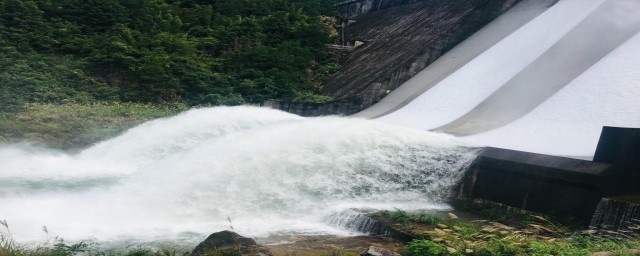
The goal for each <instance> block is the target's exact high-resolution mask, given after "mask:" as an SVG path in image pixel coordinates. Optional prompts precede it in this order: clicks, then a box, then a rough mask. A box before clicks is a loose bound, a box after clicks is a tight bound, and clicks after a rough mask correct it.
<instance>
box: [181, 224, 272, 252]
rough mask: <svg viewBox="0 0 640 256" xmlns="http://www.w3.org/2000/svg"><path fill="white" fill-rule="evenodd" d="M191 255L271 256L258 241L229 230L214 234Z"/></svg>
mask: <svg viewBox="0 0 640 256" xmlns="http://www.w3.org/2000/svg"><path fill="white" fill-rule="evenodd" d="M191 255H194V256H201V255H260V256H266V255H271V254H270V253H269V250H268V249H266V248H265V247H263V246H260V245H258V244H256V241H255V240H253V239H251V238H247V237H243V236H241V235H238V234H237V233H235V232H231V231H228V230H225V231H220V232H216V233H213V234H211V235H209V237H207V239H205V240H204V241H203V242H201V243H200V244H198V245H197V246H196V248H195V249H193V251H192V252H191Z"/></svg>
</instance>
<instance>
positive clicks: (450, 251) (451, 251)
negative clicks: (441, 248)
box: [447, 247, 458, 254]
mask: <svg viewBox="0 0 640 256" xmlns="http://www.w3.org/2000/svg"><path fill="white" fill-rule="evenodd" d="M447 251H448V252H449V253H451V254H453V253H456V252H458V250H456V249H453V248H451V247H447Z"/></svg>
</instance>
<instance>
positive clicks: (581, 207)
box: [459, 127, 640, 224]
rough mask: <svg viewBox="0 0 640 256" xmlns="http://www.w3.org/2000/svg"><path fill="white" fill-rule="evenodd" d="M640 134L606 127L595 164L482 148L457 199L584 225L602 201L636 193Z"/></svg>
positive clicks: (637, 192)
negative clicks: (550, 216)
mask: <svg viewBox="0 0 640 256" xmlns="http://www.w3.org/2000/svg"><path fill="white" fill-rule="evenodd" d="M639 157H640V129H633V128H614V127H605V128H603V131H602V136H601V138H600V141H599V144H598V149H597V151H596V154H595V157H594V160H595V161H586V160H578V159H572V158H566V157H558V156H550V155H542V154H534V153H528V152H522V151H514V150H508V149H500V148H487V149H485V150H484V151H483V152H482V153H481V154H480V155H479V156H478V157H477V158H476V160H475V162H474V164H473V165H472V166H471V168H470V170H469V172H468V174H467V176H466V178H465V179H464V181H463V182H462V184H461V187H460V194H459V198H460V199H462V200H464V201H467V202H472V201H473V200H474V199H484V200H489V201H493V202H497V203H501V204H505V205H509V206H513V207H518V208H521V209H524V210H530V211H534V212H542V213H550V214H555V215H557V216H560V217H567V218H574V219H577V220H579V221H580V222H582V223H584V224H589V222H590V221H591V219H592V216H593V215H594V213H595V212H596V209H597V207H598V204H599V203H600V201H601V200H602V198H604V197H611V196H635V195H639V194H640V193H639V192H640V191H639V190H640V180H639V179H638V178H639V177H640V161H639V160H638V159H639Z"/></svg>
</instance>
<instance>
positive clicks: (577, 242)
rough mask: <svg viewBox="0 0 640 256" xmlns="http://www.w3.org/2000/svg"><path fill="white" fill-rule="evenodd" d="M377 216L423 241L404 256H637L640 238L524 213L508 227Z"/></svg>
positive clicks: (412, 244)
mask: <svg viewBox="0 0 640 256" xmlns="http://www.w3.org/2000/svg"><path fill="white" fill-rule="evenodd" d="M485 214H487V215H481V217H491V216H498V215H499V214H498V211H492V212H490V213H487V212H485ZM375 215H377V216H379V217H386V218H390V219H392V220H393V221H394V222H395V224H396V225H395V226H396V227H397V228H406V229H408V230H410V232H411V233H414V234H416V235H418V236H419V237H421V239H417V240H414V241H412V242H410V243H408V244H407V245H406V246H405V250H404V253H403V254H404V255H407V256H419V255H420V256H421V255H436V256H438V255H479V256H494V255H498V256H501V255H504V256H512V255H514V256H525V255H538V256H542V255H566V256H574V255H575V256H580V255H585V256H590V255H592V254H593V253H595V252H603V251H604V252H609V253H610V254H609V255H640V253H638V252H635V251H630V249H639V248H640V237H635V238H628V237H626V238H623V237H619V238H605V237H601V236H597V235H591V234H589V232H579V231H578V230H574V229H572V228H570V227H568V226H565V225H562V224H559V223H558V222H555V221H551V220H549V219H548V218H549V217H547V216H540V215H532V214H528V216H526V217H525V216H524V213H518V214H517V215H513V216H511V217H512V219H506V220H507V221H506V223H510V224H504V223H502V222H501V221H491V220H488V218H484V219H475V220H460V219H442V218H439V217H436V216H429V214H425V213H407V212H404V211H400V210H398V211H395V212H388V211H385V212H380V213H376V214H375ZM501 219H502V218H501ZM436 220H437V221H436ZM425 225H426V226H425ZM416 227H417V228H416ZM405 231H406V230H405Z"/></svg>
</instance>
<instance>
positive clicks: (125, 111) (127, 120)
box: [0, 102, 187, 149]
mask: <svg viewBox="0 0 640 256" xmlns="http://www.w3.org/2000/svg"><path fill="white" fill-rule="evenodd" d="M186 109H187V106H185V105H184V104H164V105H157V104H156V105H154V104H140V103H117V102H115V103H91V104H77V103H67V104H36V103H32V104H26V105H25V106H24V107H22V108H21V109H20V110H19V111H17V112H14V113H5V114H2V113H0V142H3V141H4V142H18V141H20V140H29V141H36V142H40V143H45V144H47V145H49V146H51V147H55V148H63V149H67V148H74V147H84V146H88V145H90V144H92V143H95V142H98V141H100V140H103V139H106V138H109V137H112V136H115V135H117V134H119V133H121V132H123V131H125V130H126V129H128V128H130V127H132V126H135V125H138V124H140V123H142V122H144V121H147V120H151V119H156V118H159V117H166V116H171V115H175V114H177V113H179V112H181V111H184V110H186Z"/></svg>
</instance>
